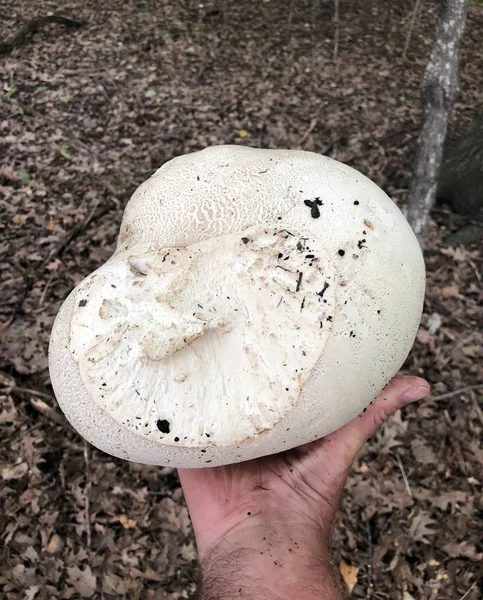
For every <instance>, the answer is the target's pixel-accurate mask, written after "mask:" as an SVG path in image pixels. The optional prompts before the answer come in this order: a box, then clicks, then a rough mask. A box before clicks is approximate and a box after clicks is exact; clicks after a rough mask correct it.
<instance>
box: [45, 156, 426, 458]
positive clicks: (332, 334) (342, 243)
mask: <svg viewBox="0 0 483 600" xmlns="http://www.w3.org/2000/svg"><path fill="white" fill-rule="evenodd" d="M353 258H357V260H353ZM424 286H425V272H424V262H423V258H422V254H421V250H420V247H419V244H418V242H417V240H416V238H415V236H414V234H413V232H412V230H411V229H410V227H409V225H408V223H407V222H406V220H405V219H404V217H403V215H402V214H401V212H400V211H399V209H398V208H397V207H396V205H395V204H394V203H393V202H392V201H391V200H390V199H389V198H388V196H387V195H386V194H385V193H384V192H383V191H382V190H381V189H380V188H378V187H377V186H376V185H375V184H374V183H373V182H371V181H370V180H369V179H367V178H366V177H364V176H362V175H361V174H360V173H358V172H357V171H355V170H354V169H352V168H350V167H348V166H346V165H343V164H341V163H339V162H337V161H334V160H331V159H329V158H326V157H324V156H320V155H318V154H314V153H310V152H302V151H295V150H260V149H252V148H246V147H237V146H216V147H212V148H207V149H205V150H202V151H201V152H196V153H193V154H189V155H185V156H181V157H178V158H175V159H174V160H171V161H170V162H168V163H166V164H165V165H163V166H162V167H161V168H160V169H159V170H158V171H157V172H156V173H155V174H154V175H153V176H152V177H151V178H150V179H148V180H147V181H146V182H145V183H143V184H142V185H141V186H140V187H139V188H138V189H137V190H136V192H135V193H134V195H133V196H132V198H131V200H130V201H129V203H128V205H127V207H126V210H125V214H124V219H123V222H122V225H121V231H120V234H119V239H118V245H117V249H116V251H115V253H114V254H113V256H112V257H111V258H110V259H109V260H108V261H107V262H106V263H105V264H104V265H102V266H101V267H100V268H99V269H97V271H96V272H95V273H93V274H91V275H89V276H88V277H87V278H86V279H85V280H84V281H83V282H82V283H80V284H79V285H78V286H77V287H76V288H75V289H74V291H73V292H72V293H71V294H70V296H69V297H68V298H67V300H66V301H65V303H64V304H63V306H62V308H61V310H60V312H59V314H58V316H57V319H56V321H55V324H54V328H53V332H52V337H51V344H50V373H51V378H52V384H53V387H54V391H55V394H56V397H57V399H58V402H59V404H60V406H61V408H62V410H63V411H64V413H65V414H66V416H67V418H68V419H69V421H70V422H71V424H72V425H73V426H74V428H75V429H77V431H78V432H79V433H80V434H81V435H82V436H84V437H85V438H86V439H87V440H88V441H89V442H91V443H92V444H94V445H95V446H97V447H98V448H100V449H102V450H104V451H106V452H108V453H110V454H112V455H114V456H118V457H121V458H124V459H127V460H132V461H136V462H141V463H147V464H157V465H171V466H175V467H205V466H208V464H209V466H216V465H223V464H229V463H234V462H239V461H242V460H248V459H252V458H255V457H258V456H263V455H267V454H272V453H274V452H278V451H282V450H287V449H289V448H293V447H295V446H298V445H300V444H304V443H306V442H308V441H311V440H313V439H314V438H316V437H322V436H324V435H326V434H328V433H330V432H331V431H333V430H335V429H337V428H338V427H340V426H342V425H343V424H344V423H346V422H348V421H349V420H350V419H352V418H353V417H355V416H356V415H357V414H359V413H360V412H361V411H362V410H363V409H364V408H366V407H367V405H368V404H369V403H370V402H371V400H372V399H373V398H374V397H375V396H376V395H377V394H378V393H379V392H380V391H381V390H382V388H383V387H384V385H385V384H386V383H387V382H388V381H389V380H390V379H391V378H392V377H393V376H394V374H395V373H396V372H397V371H398V370H399V368H400V367H401V365H402V363H403V362H404V360H405V358H406V356H407V354H408V352H409V351H410V348H411V346H412V343H413V341H414V338H415V335H416V331H417V328H418V324H419V320H420V317H421V311H422V304H423V297H424Z"/></svg>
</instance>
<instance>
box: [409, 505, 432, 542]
mask: <svg viewBox="0 0 483 600" xmlns="http://www.w3.org/2000/svg"><path fill="white" fill-rule="evenodd" d="M434 523H436V521H434V520H433V519H431V517H430V516H429V515H428V514H427V513H425V512H420V513H418V514H417V515H415V516H414V517H413V520H412V522H411V526H410V528H409V536H410V537H411V539H412V540H414V541H415V542H422V543H423V544H430V543H431V542H430V541H429V540H428V538H427V536H428V535H434V534H435V533H436V530H435V529H431V528H430V526H431V525H433V524H434Z"/></svg>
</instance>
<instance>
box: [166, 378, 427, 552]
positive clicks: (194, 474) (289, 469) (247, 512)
mask: <svg viewBox="0 0 483 600" xmlns="http://www.w3.org/2000/svg"><path fill="white" fill-rule="evenodd" d="M411 388H412V389H418V390H419V392H420V393H419V397H423V396H424V395H426V393H427V392H428V391H429V388H428V385H427V383H426V382H425V381H424V380H421V379H419V378H416V377H398V378H396V379H394V380H393V381H392V382H391V384H389V385H388V386H387V387H386V388H385V390H383V392H382V393H381V394H380V395H379V396H378V397H377V398H376V399H375V400H374V402H373V403H372V404H371V405H370V407H369V408H368V410H367V411H366V412H364V413H363V414H362V415H360V416H359V417H356V418H355V419H354V420H352V421H351V422H350V423H348V424H347V425H345V426H344V427H342V428H341V429H339V430H337V431H336V432H333V433H332V434H330V435H329V436H327V437H326V438H323V439H321V440H319V441H317V442H313V443H311V444H306V445H305V446H302V447H299V448H294V449H293V450H289V451H287V452H283V453H281V454H276V455H273V456H266V457H262V458H259V459H256V460H252V461H248V462H244V463H238V464H234V465H227V466H224V467H214V468H207V469H179V471H178V472H179V476H180V480H181V484H182V486H183V490H184V493H185V497H186V500H187V503H188V508H189V511H190V515H191V519H192V522H193V527H194V530H195V534H196V539H197V544H198V550H199V552H200V555H202V554H203V553H204V551H205V550H206V549H207V548H208V547H210V546H211V545H212V544H215V543H216V542H218V541H219V540H221V539H222V538H224V537H225V536H226V535H227V534H228V533H233V532H235V531H236V530H237V529H239V528H242V527H244V526H245V525H247V524H249V519H252V518H253V517H254V516H256V515H262V514H263V515H265V517H266V516H267V515H269V514H271V515H277V518H279V519H282V520H284V519H290V520H291V521H293V522H295V523H297V522H298V523H300V524H302V523H307V522H311V523H315V524H317V526H318V527H319V528H320V529H322V530H323V533H325V534H326V535H327V536H330V530H331V528H332V524H333V520H334V517H335V512H336V509H337V506H338V503H339V499H340V495H341V493H342V489H343V486H344V483H345V479H346V476H347V473H348V471H349V469H350V466H351V463H352V461H353V459H354V457H355V456H356V454H357V453H358V452H359V450H360V449H361V448H362V446H363V444H364V442H365V441H366V440H367V439H368V438H369V437H371V436H372V435H373V434H374V433H375V432H376V431H377V429H378V428H379V427H380V426H381V425H382V423H383V422H384V421H385V420H386V419H387V417H388V416H390V415H391V414H392V413H394V412H395V411H396V410H398V409H399V408H401V407H402V406H404V405H405V404H407V403H408V402H410V401H412V400H416V399H417V398H416V397H414V398H411V399H409V398H404V397H403V394H404V392H405V391H407V390H408V389H411Z"/></svg>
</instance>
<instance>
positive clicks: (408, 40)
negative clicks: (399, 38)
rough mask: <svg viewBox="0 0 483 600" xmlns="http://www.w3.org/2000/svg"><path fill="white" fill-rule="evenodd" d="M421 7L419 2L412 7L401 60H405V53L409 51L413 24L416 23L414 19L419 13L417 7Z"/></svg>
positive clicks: (419, 0) (418, 0)
mask: <svg viewBox="0 0 483 600" xmlns="http://www.w3.org/2000/svg"><path fill="white" fill-rule="evenodd" d="M420 6H421V0H416V4H415V5H414V8H413V12H412V13H411V20H410V21H409V28H408V32H407V35H406V40H405V42H404V48H403V53H402V59H403V60H405V59H406V53H407V51H408V50H409V44H410V43H411V37H412V35H413V30H414V24H415V23H416V17H417V14H418V12H419V7H420Z"/></svg>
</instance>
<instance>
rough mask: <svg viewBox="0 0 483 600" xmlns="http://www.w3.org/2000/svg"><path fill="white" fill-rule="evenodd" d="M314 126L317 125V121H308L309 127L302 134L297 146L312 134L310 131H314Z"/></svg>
mask: <svg viewBox="0 0 483 600" xmlns="http://www.w3.org/2000/svg"><path fill="white" fill-rule="evenodd" d="M316 125H317V119H312V120H311V121H310V125H309V127H308V129H307V131H306V132H305V133H304V134H303V136H302V137H301V139H300V142H299V146H301V145H302V144H303V143H304V142H305V141H306V139H307V138H308V137H309V135H310V134H311V133H312V131H313V130H314V128H315V126H316Z"/></svg>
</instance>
